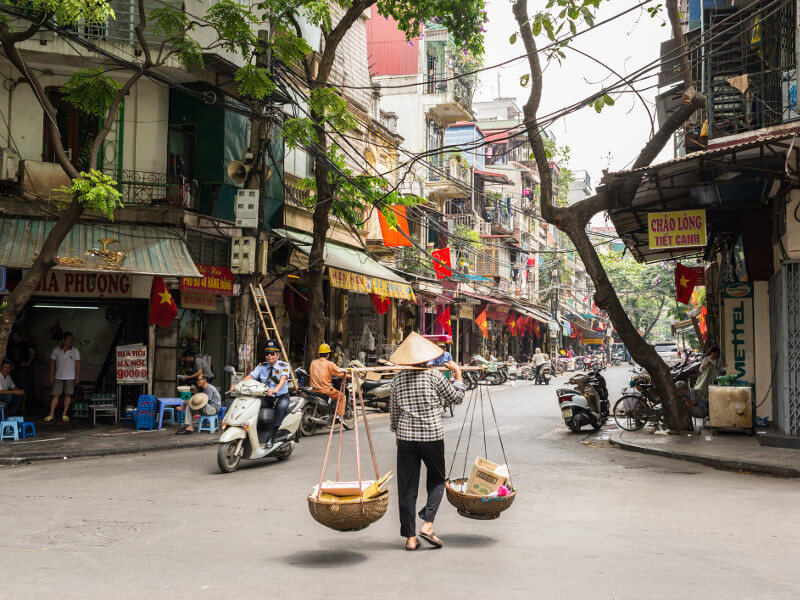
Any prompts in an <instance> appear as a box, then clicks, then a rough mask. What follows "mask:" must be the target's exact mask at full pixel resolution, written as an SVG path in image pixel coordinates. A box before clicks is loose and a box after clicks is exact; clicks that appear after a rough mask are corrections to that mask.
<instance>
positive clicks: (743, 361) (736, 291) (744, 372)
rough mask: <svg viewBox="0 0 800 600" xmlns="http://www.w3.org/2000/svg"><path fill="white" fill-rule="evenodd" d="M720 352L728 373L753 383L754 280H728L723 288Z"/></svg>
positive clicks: (754, 375)
mask: <svg viewBox="0 0 800 600" xmlns="http://www.w3.org/2000/svg"><path fill="white" fill-rule="evenodd" d="M722 304H723V310H722V315H723V316H722V329H723V333H724V336H723V340H724V348H723V355H724V357H725V362H726V364H727V372H726V373H727V374H728V375H736V377H737V378H738V379H740V380H742V381H746V382H748V383H755V379H756V372H755V341H754V334H753V284H752V283H748V282H742V281H740V282H735V283H727V284H725V287H724V289H723V291H722Z"/></svg>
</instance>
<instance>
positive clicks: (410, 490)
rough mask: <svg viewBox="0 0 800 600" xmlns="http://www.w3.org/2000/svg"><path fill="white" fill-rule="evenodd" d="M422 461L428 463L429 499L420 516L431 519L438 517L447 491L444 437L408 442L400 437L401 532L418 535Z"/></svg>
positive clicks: (406, 534)
mask: <svg viewBox="0 0 800 600" xmlns="http://www.w3.org/2000/svg"><path fill="white" fill-rule="evenodd" d="M420 462H423V463H425V470H426V471H427V478H426V483H425V487H426V488H427V490H428V501H427V503H426V504H425V506H424V507H423V509H422V510H421V511H419V518H420V519H422V520H423V521H431V522H433V520H434V519H435V518H436V512H437V511H438V510H439V504H441V502H442V495H443V494H444V480H445V477H446V474H445V467H444V440H437V441H435V442H407V441H404V440H397V497H398V500H399V502H400V535H402V536H403V537H413V536H415V535H417V521H416V514H415V512H416V510H417V492H418V490H419V470H420Z"/></svg>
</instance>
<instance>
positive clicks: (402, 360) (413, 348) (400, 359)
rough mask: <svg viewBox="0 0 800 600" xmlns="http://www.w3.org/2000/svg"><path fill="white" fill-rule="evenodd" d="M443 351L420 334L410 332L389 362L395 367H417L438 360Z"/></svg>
mask: <svg viewBox="0 0 800 600" xmlns="http://www.w3.org/2000/svg"><path fill="white" fill-rule="evenodd" d="M442 354H444V350H442V349H441V348H439V346H437V345H436V344H434V343H433V342H431V341H430V340H426V339H425V338H424V337H422V336H421V335H420V334H418V333H416V332H414V331H412V332H411V333H409V334H408V337H407V338H406V339H404V340H403V343H402V344H400V346H398V347H397V350H395V351H394V354H392V356H391V357H390V358H389V361H391V362H393V363H394V364H396V365H418V364H420V363H424V362H428V361H429V360H433V359H434V358H439V357H440V356H441V355H442Z"/></svg>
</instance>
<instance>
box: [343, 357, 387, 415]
mask: <svg viewBox="0 0 800 600" xmlns="http://www.w3.org/2000/svg"><path fill="white" fill-rule="evenodd" d="M380 362H381V364H383V365H386V366H391V364H392V363H390V362H389V361H387V360H381V361H380ZM350 366H351V367H355V368H362V369H363V368H364V364H363V363H361V362H359V361H357V360H351V361H350ZM393 377H394V373H382V374H381V378H380V379H376V380H369V379H365V380H362V381H361V394H362V395H363V397H364V406H366V407H367V408H376V409H378V410H379V411H381V412H389V394H390V393H391V391H392V378H393Z"/></svg>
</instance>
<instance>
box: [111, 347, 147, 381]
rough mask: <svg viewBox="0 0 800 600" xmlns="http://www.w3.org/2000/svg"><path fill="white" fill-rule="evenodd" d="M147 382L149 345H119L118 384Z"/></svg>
mask: <svg viewBox="0 0 800 600" xmlns="http://www.w3.org/2000/svg"><path fill="white" fill-rule="evenodd" d="M131 383H147V347H146V346H145V345H144V344H128V345H127V346H117V385H126V384H131Z"/></svg>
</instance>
